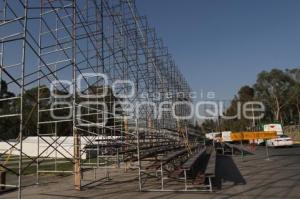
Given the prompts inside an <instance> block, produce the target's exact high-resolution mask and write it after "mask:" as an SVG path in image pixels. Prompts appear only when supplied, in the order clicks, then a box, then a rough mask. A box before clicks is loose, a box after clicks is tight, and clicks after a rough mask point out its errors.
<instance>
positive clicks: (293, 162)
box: [0, 146, 300, 199]
mask: <svg viewBox="0 0 300 199" xmlns="http://www.w3.org/2000/svg"><path fill="white" fill-rule="evenodd" d="M269 155H270V157H269V159H268V160H267V159H266V153H265V148H264V147H258V148H257V150H256V151H255V152H254V155H247V156H245V157H242V156H239V155H238V156H234V157H231V156H217V162H216V164H217V165H216V174H217V176H218V178H217V181H216V184H217V187H216V190H215V191H214V192H213V193H199V192H197V193H196V192H192V193H191V192H189V193H181V192H180V193H178V192H176V193H175V192H138V191H137V190H138V189H137V188H138V187H137V184H138V183H137V178H136V171H130V172H127V173H125V174H124V172H123V171H114V172H113V173H112V181H109V182H106V183H100V182H99V183H98V184H96V185H94V186H90V187H88V188H86V189H85V190H83V191H75V190H74V189H73V186H72V183H73V177H72V176H69V177H60V178H59V177H56V178H53V177H52V178H44V179H43V180H44V183H41V184H40V185H33V186H28V187H26V188H24V190H23V198H28V199H35V198H41V199H48V198H49V199H54V198H55V199H58V198H59V199H60V198H75V199H76V198H78V199H87V198H97V199H98V198H107V199H112V198H116V199H119V198H121V199H132V198H143V199H152V198H153V199H154V198H162V199H167V198H178V199H179V198H180V199H181V198H184V199H189V198H190V199H192V198H224V199H225V198H228V199H229V198H242V199H244V198H245V199H246V198H253V199H254V198H270V199H274V198H275V199H276V198H291V199H299V198H300V146H294V147H293V148H276V149H270V150H269ZM16 196H17V194H16V192H10V193H5V194H2V195H0V198H5V199H9V198H16Z"/></svg>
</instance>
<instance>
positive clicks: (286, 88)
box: [254, 69, 295, 121]
mask: <svg viewBox="0 0 300 199" xmlns="http://www.w3.org/2000/svg"><path fill="white" fill-rule="evenodd" d="M294 83H295V81H293V79H292V78H291V77H290V76H289V75H288V74H286V73H285V72H283V71H281V70H278V69H273V70H271V71H270V72H267V71H263V72H261V73H259V74H258V78H257V80H256V83H255V85H254V89H255V92H256V96H257V98H258V99H259V100H261V101H262V102H264V104H265V105H266V106H267V107H268V108H269V109H270V111H271V113H272V115H273V119H274V120H276V121H279V120H282V119H283V118H282V110H283V109H284V108H285V107H286V106H287V105H289V103H290V101H291V98H290V97H289V96H292V94H293V90H292V89H291V88H292V87H293V86H294Z"/></svg>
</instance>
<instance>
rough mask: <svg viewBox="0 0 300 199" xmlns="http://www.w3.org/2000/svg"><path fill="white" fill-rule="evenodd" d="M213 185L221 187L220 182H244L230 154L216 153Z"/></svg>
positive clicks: (235, 183)
mask: <svg viewBox="0 0 300 199" xmlns="http://www.w3.org/2000/svg"><path fill="white" fill-rule="evenodd" d="M216 158H217V159H216V178H215V182H214V184H215V186H216V187H217V188H218V189H221V188H222V182H232V183H233V184H234V185H237V184H243V185H244V184H246V180H245V179H244V177H243V176H242V174H241V172H240V170H239V169H238V167H237V166H236V164H235V163H234V161H233V159H232V157H231V156H224V155H217V157H216Z"/></svg>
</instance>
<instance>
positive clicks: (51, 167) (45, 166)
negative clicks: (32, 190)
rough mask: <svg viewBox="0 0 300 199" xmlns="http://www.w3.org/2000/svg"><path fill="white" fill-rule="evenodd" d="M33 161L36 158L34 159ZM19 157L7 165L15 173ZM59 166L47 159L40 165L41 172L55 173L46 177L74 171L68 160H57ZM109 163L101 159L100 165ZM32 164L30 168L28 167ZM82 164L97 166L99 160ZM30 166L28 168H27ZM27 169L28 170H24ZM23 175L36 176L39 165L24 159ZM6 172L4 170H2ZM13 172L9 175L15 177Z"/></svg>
mask: <svg viewBox="0 0 300 199" xmlns="http://www.w3.org/2000/svg"><path fill="white" fill-rule="evenodd" d="M6 157H7V156H6V155H3V156H2V160H1V163H2V164H3V163H4V162H5V160H6ZM32 158H33V159H34V158H35V157H32ZM18 160H19V156H11V157H10V159H9V161H8V162H7V163H6V165H5V166H6V167H8V168H9V169H11V170H12V171H14V172H18V166H19V162H18ZM56 161H57V164H56V165H55V159H51V158H47V159H44V160H43V161H42V162H40V163H39V171H53V173H50V172H49V173H47V172H45V173H44V175H53V174H55V175H66V173H63V172H62V173H54V172H55V171H73V163H72V162H70V160H68V159H63V158H62V159H56ZM105 162H106V163H107V164H111V163H112V162H111V161H109V160H108V161H107V160H105V159H103V158H100V159H99V163H100V164H102V163H105ZM29 164H30V166H28V165H29ZM81 164H86V165H89V164H95V165H96V164H97V158H91V159H85V160H81ZM27 166H28V167H27ZM24 168H26V169H24ZM23 169H24V170H23V175H32V174H36V172H37V165H36V163H32V160H31V159H30V158H28V157H23ZM2 170H4V168H2ZM12 171H7V174H8V175H15V174H14V173H13V172H12Z"/></svg>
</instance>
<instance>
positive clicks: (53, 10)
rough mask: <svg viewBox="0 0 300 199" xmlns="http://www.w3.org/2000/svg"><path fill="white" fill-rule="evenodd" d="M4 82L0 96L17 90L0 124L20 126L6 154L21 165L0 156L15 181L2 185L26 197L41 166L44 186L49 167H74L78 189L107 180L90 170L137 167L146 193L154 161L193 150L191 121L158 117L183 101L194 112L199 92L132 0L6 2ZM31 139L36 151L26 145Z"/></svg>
mask: <svg viewBox="0 0 300 199" xmlns="http://www.w3.org/2000/svg"><path fill="white" fill-rule="evenodd" d="M0 80H1V87H0V91H2V92H1V93H4V90H5V91H7V90H10V91H12V92H14V93H15V95H9V94H7V93H8V92H6V94H1V99H0V103H1V107H0V111H1V112H0V114H1V116H0V120H2V121H6V119H10V118H12V119H11V121H14V126H13V128H14V129H15V130H14V131H16V132H17V133H15V134H13V133H10V134H8V132H3V131H2V130H1V129H0V131H1V132H0V135H1V136H0V138H1V141H2V142H5V143H7V145H9V146H10V147H9V148H8V149H7V150H6V151H2V152H1V156H2V157H1V158H2V159H3V160H9V159H10V160H11V158H15V162H17V165H13V164H11V165H13V166H11V165H10V164H6V163H4V162H1V164H0V166H1V167H2V168H4V169H5V170H6V171H8V172H10V173H14V174H15V176H16V178H17V179H16V180H12V182H14V183H15V184H13V183H12V184H10V185H9V184H5V185H1V186H15V187H17V188H18V189H19V198H20V197H21V188H22V185H23V183H22V177H23V174H24V172H25V173H26V170H28V169H30V168H32V167H33V166H34V167H36V182H37V183H38V182H39V177H40V175H41V174H42V173H72V174H74V176H75V180H74V181H75V187H76V189H81V187H82V186H85V185H86V184H89V183H91V182H92V181H95V179H97V180H99V178H101V177H100V176H96V174H95V176H94V177H93V178H92V179H90V178H85V175H84V171H87V170H97V169H100V168H104V169H106V170H107V173H106V175H105V176H102V177H104V179H108V178H109V168H112V167H118V168H120V167H124V168H125V167H126V168H127V167H130V166H131V167H134V168H137V169H138V170H139V179H140V183H139V184H140V190H142V189H143V187H142V180H143V179H142V177H145V175H144V174H143V172H144V173H145V171H144V167H145V166H146V165H147V164H148V163H147V162H149V160H148V159H147V158H148V157H154V156H155V157H157V156H159V155H162V154H166V152H168V151H172V150H175V149H182V148H185V149H186V150H187V153H186V154H187V155H188V154H189V153H190V152H192V151H193V150H195V147H196V146H195V143H194V142H192V141H191V140H192V139H193V140H194V138H195V132H193V130H192V129H191V120H190V119H180V118H179V119H178V118H177V119H176V118H174V117H173V116H172V112H170V111H166V110H165V111H163V112H161V113H160V114H159V113H158V108H162V107H163V108H164V109H168V108H170V107H172V105H173V104H174V103H175V102H180V103H179V105H178V106H176V109H175V112H176V115H178V116H185V115H189V112H190V110H189V108H188V107H187V106H186V105H185V103H188V102H191V98H190V96H189V93H190V92H191V89H190V87H189V85H188V83H187V81H186V80H185V79H184V77H183V75H182V74H181V72H180V71H179V69H178V67H177V66H176V64H175V62H174V60H173V58H172V56H171V55H170V53H169V52H168V49H167V48H166V47H165V46H164V44H163V42H162V40H161V39H160V38H159V37H158V36H157V34H156V32H155V29H154V28H152V27H150V26H149V24H148V21H147V19H146V17H144V16H141V15H140V14H139V13H138V11H137V8H136V5H135V2H134V0H85V1H82V0H40V1H36V0H13V1H11V0H1V1H0ZM3 81H5V82H6V84H7V86H4V84H2V82H3ZM12 104H14V105H15V106H14V107H16V108H14V110H6V109H4V108H3V106H8V105H12ZM32 123H34V124H35V127H32V125H30V124H32ZM14 131H13V130H12V132H14ZM29 136H36V140H35V142H36V155H35V156H32V155H29V154H26V152H25V150H24V149H23V142H24V140H25V139H26V138H27V137H29ZM70 137H71V140H72V142H70V139H69V138H70ZM12 139H13V140H14V142H12ZM150 149H151V150H150ZM12 151H18V153H19V155H12ZM146 159H147V160H146ZM68 164H71V165H73V167H71V168H72V169H70V167H67V166H66V165H68ZM66 168H68V169H66ZM95 173H96V172H95Z"/></svg>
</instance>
